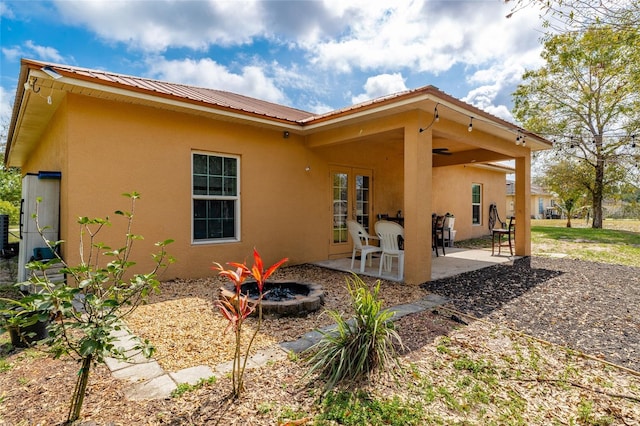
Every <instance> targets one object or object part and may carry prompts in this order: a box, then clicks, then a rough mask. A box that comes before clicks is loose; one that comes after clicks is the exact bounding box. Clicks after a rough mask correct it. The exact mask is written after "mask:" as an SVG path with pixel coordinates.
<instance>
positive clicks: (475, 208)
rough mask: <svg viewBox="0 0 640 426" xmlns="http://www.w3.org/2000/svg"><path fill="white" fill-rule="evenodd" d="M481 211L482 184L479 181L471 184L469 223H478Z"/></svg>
mask: <svg viewBox="0 0 640 426" xmlns="http://www.w3.org/2000/svg"><path fill="white" fill-rule="evenodd" d="M481 212H482V186H481V185H480V184H479V183H473V184H471V223H472V224H473V225H480V223H481V219H482V218H481Z"/></svg>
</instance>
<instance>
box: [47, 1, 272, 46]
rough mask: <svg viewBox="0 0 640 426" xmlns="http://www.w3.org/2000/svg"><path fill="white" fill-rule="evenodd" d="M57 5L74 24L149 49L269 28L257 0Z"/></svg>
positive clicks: (225, 40) (245, 37) (238, 38)
mask: <svg viewBox="0 0 640 426" xmlns="http://www.w3.org/2000/svg"><path fill="white" fill-rule="evenodd" d="M56 7H57V9H58V11H59V13H60V14H61V15H62V18H63V19H64V20H65V21H67V22H68V23H70V24H74V25H79V26H84V27H87V28H89V29H90V30H92V31H95V32H96V33H97V34H98V35H99V36H100V37H102V38H104V39H105V40H108V41H116V42H122V43H126V44H127V45H129V46H132V47H136V48H141V49H143V50H146V51H163V50H165V49H167V48H168V47H187V48H191V49H205V48H207V47H208V46H209V45H211V44H221V45H228V44H242V43H249V42H251V40H252V37H254V36H256V35H259V34H261V33H262V31H263V29H264V28H263V24H262V23H261V22H262V21H261V19H260V9H261V8H260V7H259V6H258V2H257V1H255V0H254V1H243V2H234V1H214V0H209V1H167V0H164V1H162V0H156V1H153V2H148V1H113V0H94V1H84V0H59V1H57V2H56Z"/></svg>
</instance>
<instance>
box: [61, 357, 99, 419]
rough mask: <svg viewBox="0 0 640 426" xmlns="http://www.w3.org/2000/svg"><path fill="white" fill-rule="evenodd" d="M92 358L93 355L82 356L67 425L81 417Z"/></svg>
mask: <svg viewBox="0 0 640 426" xmlns="http://www.w3.org/2000/svg"><path fill="white" fill-rule="evenodd" d="M92 358H93V357H92V355H88V356H86V357H84V358H82V367H81V368H80V372H79V373H78V379H77V380H76V388H75V389H74V391H73V396H72V398H71V407H70V408H69V415H68V416H67V422H66V424H67V425H71V424H73V423H74V422H75V421H76V420H78V419H79V418H80V411H81V410H82V404H83V402H84V395H85V393H86V392H87V384H88V383H89V372H90V371H91V360H92Z"/></svg>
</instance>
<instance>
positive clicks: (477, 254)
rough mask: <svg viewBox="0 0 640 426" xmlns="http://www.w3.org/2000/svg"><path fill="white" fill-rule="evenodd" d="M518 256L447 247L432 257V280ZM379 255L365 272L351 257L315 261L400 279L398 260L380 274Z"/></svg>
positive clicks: (344, 268)
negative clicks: (443, 252) (494, 254)
mask: <svg viewBox="0 0 640 426" xmlns="http://www.w3.org/2000/svg"><path fill="white" fill-rule="evenodd" d="M515 259H518V257H517V256H506V255H500V256H498V255H496V256H492V255H491V250H490V249H488V250H486V249H484V250H481V249H473V250H472V249H464V248H458V247H447V248H446V255H445V256H442V255H440V256H437V257H436V256H435V255H433V256H432V257H431V281H434V280H439V279H442V278H449V277H452V276H454V275H458V274H462V273H464V272H470V271H475V270H478V269H482V268H487V267H489V266H493V265H497V264H501V263H509V262H510V263H513V261H514V260H515ZM379 262H380V260H379V257H376V255H374V258H373V262H372V266H368V263H367V265H366V266H365V269H364V273H362V274H361V273H360V261H356V262H355V265H354V269H351V257H344V258H340V259H333V260H323V261H320V262H315V263H313V264H314V265H317V266H321V267H323V268H327V269H333V270H336V271H342V272H355V273H357V274H359V275H366V276H370V277H379V278H383V279H385V280H389V281H398V269H397V262H394V263H393V267H392V270H391V272H388V271H386V272H385V271H383V272H382V276H380V275H378V271H379V266H380V263H379Z"/></svg>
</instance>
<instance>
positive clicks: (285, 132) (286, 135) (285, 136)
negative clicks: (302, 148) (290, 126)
mask: <svg viewBox="0 0 640 426" xmlns="http://www.w3.org/2000/svg"><path fill="white" fill-rule="evenodd" d="M282 137H283V138H285V139H288V138H289V132H287V131H286V130H285V131H284V132H282Z"/></svg>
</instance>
